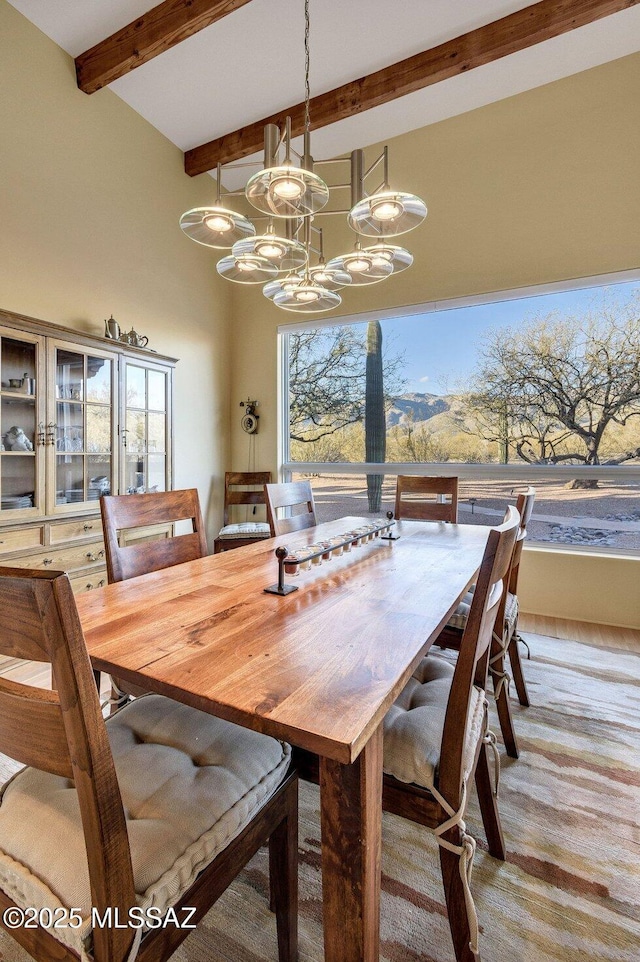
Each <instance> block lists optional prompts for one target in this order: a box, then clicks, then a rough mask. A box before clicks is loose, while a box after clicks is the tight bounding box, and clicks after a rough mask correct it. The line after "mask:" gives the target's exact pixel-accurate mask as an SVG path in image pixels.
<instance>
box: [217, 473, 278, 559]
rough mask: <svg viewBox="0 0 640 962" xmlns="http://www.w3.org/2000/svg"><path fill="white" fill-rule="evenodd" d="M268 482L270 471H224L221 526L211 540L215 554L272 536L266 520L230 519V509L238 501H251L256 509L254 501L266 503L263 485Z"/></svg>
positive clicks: (246, 503)
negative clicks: (215, 536) (213, 539)
mask: <svg viewBox="0 0 640 962" xmlns="http://www.w3.org/2000/svg"><path fill="white" fill-rule="evenodd" d="M270 482H271V472H270V471H227V472H226V474H225V476H224V514H223V519H222V520H223V527H222V528H221V529H220V531H219V532H218V537H217V538H216V540H215V541H214V543H213V553H214V554H218V553H219V552H221V551H228V550H229V549H230V548H241V547H242V546H243V545H245V544H253V543H254V542H255V541H261V540H262V539H263V538H270V537H271V528H270V526H269V522H268V521H235V522H232V521H231V518H232V512H233V509H234V508H236V507H237V506H238V505H250V506H251V507H252V509H253V511H254V512H255V509H256V505H261V504H266V500H265V493H264V486H265V484H269V483H270Z"/></svg>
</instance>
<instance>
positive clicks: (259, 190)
mask: <svg viewBox="0 0 640 962" xmlns="http://www.w3.org/2000/svg"><path fill="white" fill-rule="evenodd" d="M304 16H305V34H304V49H305V100H304V106H305V110H304V136H303V153H302V154H298V153H297V152H296V151H295V150H294V148H293V147H292V144H291V120H290V118H289V117H287V118H286V121H285V125H284V130H282V131H281V130H280V128H279V127H277V126H276V125H275V124H267V126H266V127H265V131H264V161H263V163H264V166H263V169H262V170H259V171H258V172H257V173H255V174H253V176H251V177H250V178H249V180H248V182H247V184H246V187H245V188H244V189H243V190H241V191H238V190H237V191H227V192H225V194H224V200H223V194H222V165H220V164H218V166H217V171H216V182H217V187H216V199H215V203H214V204H213V205H212V206H211V207H196V208H194V209H193V210H189V211H187V212H186V213H185V214H183V215H182V217H181V218H180V227H181V228H182V230H183V231H184V232H185V234H186V235H187V237H190V238H191V240H193V241H195V242H196V243H198V244H204V245H205V246H206V247H213V248H217V249H230V251H231V253H230V254H228V255H227V256H225V257H223V258H222V259H221V260H220V261H218V264H217V270H218V273H219V274H220V275H221V277H224V278H226V279H227V280H229V281H234V282H236V283H238V284H262V285H263V288H262V289H263V293H264V295H265V297H267V298H268V299H269V300H270V301H272V303H273V304H275V305H276V307H279V308H281V309H283V310H287V311H298V312H301V313H316V312H320V311H328V310H331V309H332V308H334V307H338V306H339V305H340V304H341V302H342V298H341V296H340V294H339V293H338V291H339V290H342V289H343V288H345V287H352V286H359V285H365V284H375V283H378V282H379V281H383V280H384V279H385V278H387V277H391V276H392V275H393V274H399V273H400V272H401V271H404V270H406V269H407V268H408V267H410V266H411V264H412V263H413V257H412V255H411V254H410V253H409V251H408V250H405V248H404V247H399V246H397V245H395V244H393V243H390V242H389V239H390V238H394V237H396V236H397V235H399V234H404V233H406V232H407V231H410V230H413V228H414V227H417V226H418V225H419V224H421V223H422V221H423V220H424V219H425V217H426V216H427V208H426V206H425V204H424V201H422V200H421V199H420V198H419V197H416V196H415V195H414V194H409V193H406V192H405V191H401V190H395V189H392V188H391V186H390V183H389V155H388V149H387V148H386V147H385V148H384V150H383V152H382V154H381V155H380V156H379V157H378V158H377V159H376V160H375V161H374V163H373V164H372V165H371V166H370V167H369V168H368V169H365V164H364V151H363V150H361V149H358V150H353V151H352V152H351V157H350V165H351V170H350V180H349V183H348V184H338V185H335V186H333V187H329V186H327V184H326V183H325V182H324V180H323V179H322V178H321V177H320V176H319V175H318V174H317V173H315V171H314V160H313V157H312V156H311V149H310V148H311V120H310V115H309V101H310V91H309V0H305V3H304ZM292 157H295V158H296V159H297V161H298V163H294V161H293V159H292ZM348 162H349V161H348V160H347V159H344V158H338V159H334V160H325V161H316V162H315V165H316V166H317V165H323V164H330V163H348ZM380 164H382V183H381V184H380V185H379V186H378V187H376V188H375V189H374V191H373V192H372V193H371V194H368V193H367V192H366V190H365V183H366V180H367V178H368V177H370V176H371V175H372V174H373V172H374V171H375V170H376V169H377V168H378V166H379V165H380ZM246 166H253V163H252V162H249V163H229V164H226V165H225V167H226V168H232V167H246ZM343 187H350V190H351V207H350V209H349V210H323V208H325V207H326V205H327V203H328V202H329V198H330V191H331V190H337V189H339V188H343ZM240 194H244V196H245V197H246V199H247V200H248V201H249V203H250V204H251V206H252V207H253V208H254V209H255V210H257V211H259V212H260V213H259V214H255V215H252V219H249V218H248V217H246V216H245V215H244V214H241V213H239V212H237V211H234V210H232V209H231V208H230V207H228V206H227V204H226V201H227V200H228V199H229V198H231V197H234V196H238V195H240ZM321 214H346V215H347V222H348V224H349V227H350V228H351V229H352V230H353V231H354V233H355V241H354V246H353V249H352V250H351V251H349V252H347V253H346V254H342V255H340V256H337V257H332V258H330V259H329V260H328V261H325V256H324V246H323V237H322V230H320V229H318V228H316V227H315V226H314V224H313V223H312V222H313V221H314V219H315V217H316V216H320V215H321ZM253 221H259V222H261V223H262V222H265V223H264V226H261V227H260V229H257V228H256V226H255V224H254V223H253ZM363 245H364V246H363ZM312 260H313V263H312Z"/></svg>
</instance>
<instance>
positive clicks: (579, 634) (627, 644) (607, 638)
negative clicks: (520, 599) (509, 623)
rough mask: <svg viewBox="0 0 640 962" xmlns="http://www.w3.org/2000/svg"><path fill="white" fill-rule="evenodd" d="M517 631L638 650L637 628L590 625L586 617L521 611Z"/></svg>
mask: <svg viewBox="0 0 640 962" xmlns="http://www.w3.org/2000/svg"><path fill="white" fill-rule="evenodd" d="M518 627H519V628H520V631H522V632H524V633H526V632H527V631H531V632H533V633H534V634H536V635H547V636H548V637H549V638H566V639H568V640H570V641H579V642H581V643H582V644H584V645H593V646H595V647H596V648H620V649H623V650H624V651H637V652H640V630H638V629H637V628H618V627H617V626H616V625H593V624H590V623H589V622H587V621H569V620H568V619H567V618H549V617H548V616H547V615H528V614H525V613H524V612H522V613H521V614H520V616H519V618H518Z"/></svg>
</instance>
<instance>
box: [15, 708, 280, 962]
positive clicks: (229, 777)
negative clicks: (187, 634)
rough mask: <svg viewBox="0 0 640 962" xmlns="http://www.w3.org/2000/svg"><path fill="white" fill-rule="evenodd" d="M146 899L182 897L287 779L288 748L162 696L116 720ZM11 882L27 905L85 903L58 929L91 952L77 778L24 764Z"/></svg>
mask: <svg viewBox="0 0 640 962" xmlns="http://www.w3.org/2000/svg"><path fill="white" fill-rule="evenodd" d="M107 731H108V733H109V741H110V743H111V748H112V752H113V758H114V762H115V767H116V772H117V776H118V783H119V785H120V792H121V795H122V801H123V806H124V813H125V818H126V821H127V831H128V835H129V845H130V848H131V860H132V865H133V877H134V886H135V891H136V898H137V902H138V904H139V905H140V906H142V907H143V908H147V907H149V906H151V905H153V906H158V907H159V908H160V910H161V911H163V910H164V909H166V908H168V907H169V906H170V905H172V904H173V903H175V902H176V901H177V900H178V899H179V898H180V896H181V895H182V893H183V892H185V891H186V889H187V888H188V887H189V886H190V885H191V883H192V882H193V881H194V879H195V878H196V876H197V875H198V874H199V873H200V872H201V871H202V869H203V868H205V867H206V866H207V865H208V864H209V863H210V862H211V861H213V859H214V858H215V856H216V855H217V854H218V853H219V852H220V851H222V850H223V849H224V848H225V847H226V846H227V845H228V844H229V842H230V841H232V839H233V838H234V837H235V836H236V835H239V834H240V832H241V831H242V829H243V828H244V827H245V825H247V824H248V822H250V821H251V819H252V817H253V815H254V813H255V812H256V811H257V810H258V809H259V808H260V807H261V806H262V804H263V803H264V802H265V801H266V800H267V798H268V797H269V796H270V795H272V794H273V792H274V791H275V790H276V789H277V787H278V786H279V784H280V783H281V781H282V780H283V778H284V776H285V774H286V771H287V768H288V766H289V762H290V756H291V749H290V747H289V746H288V745H286V744H283V743H282V742H279V741H277V740H276V739H274V738H269V737H268V736H266V735H261V734H260V733H258V732H254V731H250V730H249V729H245V728H241V727H240V726H238V725H233V724H231V723H230V722H227V721H224V720H223V719H220V718H216V717H214V716H213V715H208V714H206V713H205V712H201V711H197V710H195V709H193V708H189V707H187V706H186V705H181V704H179V703H178V702H175V701H172V700H171V699H169V698H164V697H162V696H161V695H145V696H143V697H141V698H137V699H135V700H134V701H132V702H130V703H129V704H128V705H126V706H125V707H124V708H123V709H121V711H119V712H118V713H117V714H115V715H113V716H112V717H111V718H110V719H109V720H108V721H107ZM0 887H1V888H3V889H4V891H5V892H6V893H7V894H8V895H9V896H11V898H13V900H14V901H15V902H16V903H17V904H18V905H20V906H21V907H23V908H26V907H27V906H31V905H33V906H36V907H39V908H40V907H45V906H48V907H50V908H52V909H54V908H57V907H58V906H60V905H62V906H66V907H67V908H73V907H78V908H80V909H81V911H82V916H83V919H84V923H83V925H82V927H79V928H77V929H76V928H71V927H67V928H60V929H55V930H54V929H52V930H51V933H52V934H54V935H55V936H56V937H57V938H60V940H61V941H62V942H64V943H65V944H66V945H68V946H70V947H71V948H72V949H75V951H77V952H79V953H80V954H81V955H82V956H83V957H84V958H86V957H87V951H88V950H90V946H91V929H90V914H91V895H90V889H89V874H88V869H87V859H86V849H85V842H84V835H83V831H82V824H81V820H80V811H79V806H78V797H77V794H76V791H75V788H74V785H73V782H71V781H69V780H68V779H66V778H61V777H59V776H56V775H50V774H47V773H45V772H41V771H39V770H37V769H34V768H25V769H23V770H22V771H21V772H18V774H17V775H15V776H14V777H13V779H11V781H9V782H8V783H7V784H6V785H5V786H4V788H3V790H2V797H1V800H0Z"/></svg>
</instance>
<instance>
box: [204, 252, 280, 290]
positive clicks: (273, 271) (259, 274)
mask: <svg viewBox="0 0 640 962" xmlns="http://www.w3.org/2000/svg"><path fill="white" fill-rule="evenodd" d="M216 269H217V271H218V274H220V275H221V276H222V277H225V278H226V279H227V280H228V281H236V283H238V284H264V283H265V281H270V280H273V278H274V277H276V276H277V274H278V269H277V267H276V266H275V265H274V264H272V263H271V261H268V260H267V258H266V257H258V256H257V255H255V254H240V255H239V256H238V257H236V256H235V255H234V254H229V256H228V257H223V258H222V260H219V261H218V263H217V265H216Z"/></svg>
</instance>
